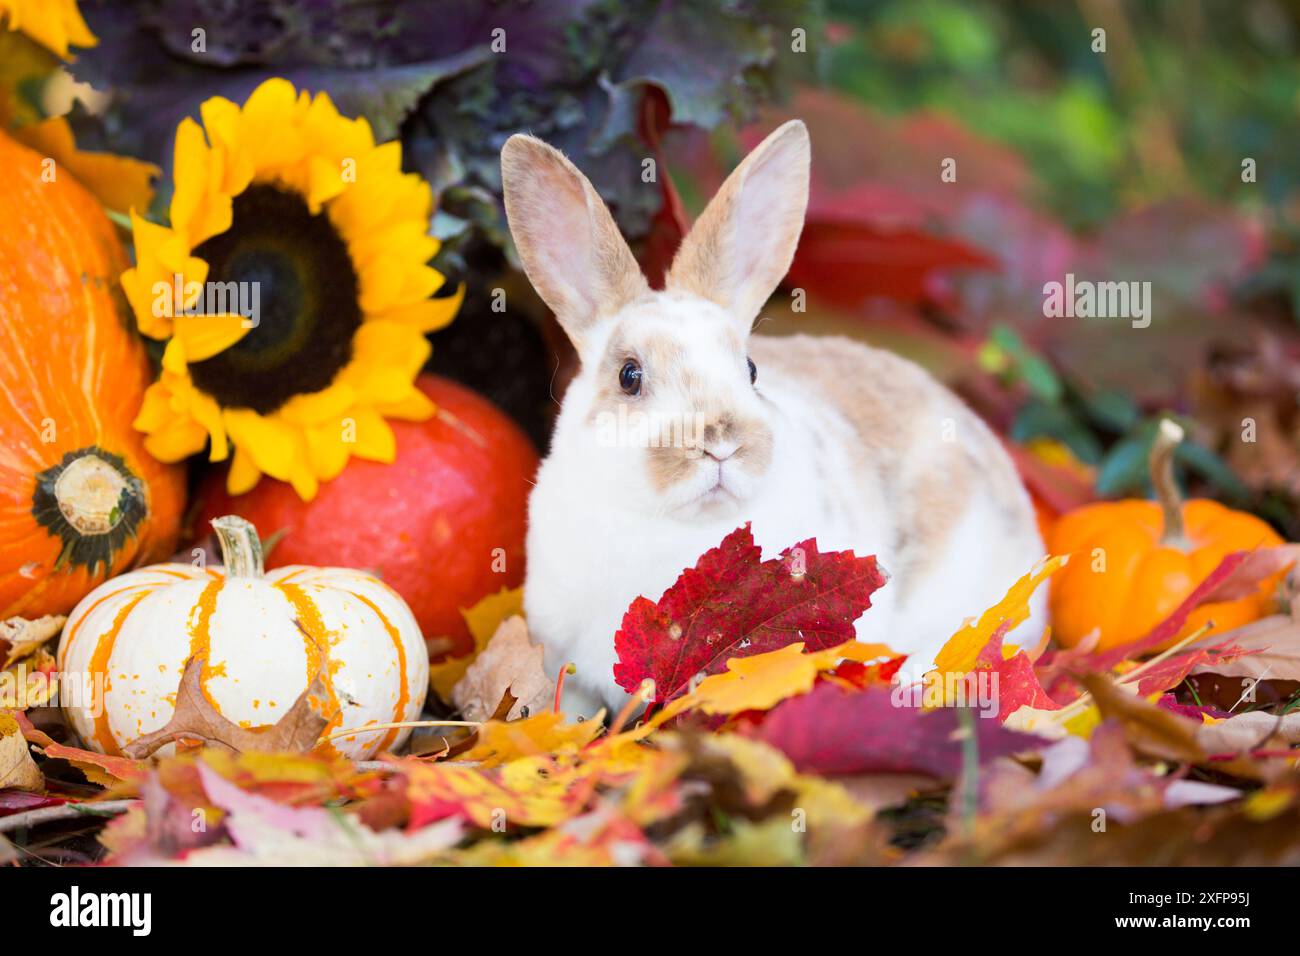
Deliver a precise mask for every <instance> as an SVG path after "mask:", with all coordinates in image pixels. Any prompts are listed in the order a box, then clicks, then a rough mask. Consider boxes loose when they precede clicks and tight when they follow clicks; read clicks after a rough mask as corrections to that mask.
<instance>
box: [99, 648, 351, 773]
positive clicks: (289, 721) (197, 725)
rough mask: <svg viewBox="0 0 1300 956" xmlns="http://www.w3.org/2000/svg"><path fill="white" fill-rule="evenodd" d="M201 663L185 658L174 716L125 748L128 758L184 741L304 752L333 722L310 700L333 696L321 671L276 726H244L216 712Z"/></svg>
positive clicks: (239, 750) (241, 748) (236, 748)
mask: <svg viewBox="0 0 1300 956" xmlns="http://www.w3.org/2000/svg"><path fill="white" fill-rule="evenodd" d="M202 666H203V662H202V661H200V660H199V659H198V658H197V657H191V658H190V659H189V660H188V661H186V663H185V673H183V674H182V675H181V682H180V685H179V686H178V687H177V689H176V711H175V713H173V714H172V718H171V720H169V721H167V723H166V724H165V725H164V726H163V727H162V728H160V729H159V730H155V731H153V732H152V733H148V734H145V735H144V736H142V737H137V738H136V739H135V740H133V741H131V742H130V743H129V744H127V745H126V746H125V747H123V748H122V752H123V753H124V754H126V756H128V757H130V758H132V759H133V760H143V759H144V758H145V757H148V756H149V755H150V754H152V753H153V752H154V751H155V750H157V749H158V748H160V747H163V746H165V745H166V744H169V743H172V742H173V741H176V740H181V739H188V740H198V741H201V742H202V743H205V744H220V745H222V746H225V747H229V748H230V749H231V750H234V751H235V752H237V753H243V752H246V751H259V752H262V753H271V752H281V753H284V752H295V753H306V752H307V751H309V750H311V749H312V748H313V747H314V746H316V741H317V740H318V739H319V738H320V735H321V731H323V730H324V729H325V727H326V726H327V725H328V724H329V717H328V716H327V715H322V714H320V713H318V712H317V711H316V709H315V707H314V706H313V705H312V703H311V701H312V698H316V699H318V700H327V699H328V697H329V692H328V690H327V689H326V687H325V683H324V681H322V680H321V676H320V674H319V673H317V675H316V677H315V679H314V680H313V681H312V682H311V685H310V686H309V687H308V688H307V689H306V690H304V691H303V692H302V693H301V694H299V695H298V699H297V700H295V701H294V702H293V706H292V707H290V708H289V709H288V711H286V712H285V714H284V716H283V717H281V718H280V719H279V720H278V721H276V722H275V723H274V724H272V725H270V726H266V727H252V728H244V727H240V726H239V725H238V724H235V723H232V722H231V721H229V720H227V719H226V718H225V717H223V716H222V715H221V714H219V713H217V711H216V710H215V709H214V708H213V706H212V705H211V704H209V703H208V699H207V698H206V697H204V696H203V688H202V686H201V685H200V683H199V680H200V677H199V675H200V673H201V671H202Z"/></svg>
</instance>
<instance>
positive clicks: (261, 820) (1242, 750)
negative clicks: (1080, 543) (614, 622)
mask: <svg viewBox="0 0 1300 956" xmlns="http://www.w3.org/2000/svg"><path fill="white" fill-rule="evenodd" d="M1295 559H1296V552H1295V549H1294V547H1288V548H1277V549H1261V550H1259V551H1256V552H1251V553H1236V554H1231V555H1228V556H1227V557H1226V558H1225V559H1224V560H1223V562H1222V563H1221V564H1220V566H1219V567H1218V568H1217V569H1216V570H1215V571H1214V572H1213V573H1212V574H1211V575H1210V576H1209V577H1208V578H1207V580H1206V582H1205V584H1203V585H1202V586H1201V587H1200V588H1198V589H1197V590H1196V591H1195V592H1194V593H1193V594H1192V595H1191V597H1189V598H1188V599H1187V601H1186V602H1184V604H1183V606H1181V607H1179V608H1178V609H1177V610H1176V611H1175V612H1174V613H1173V614H1171V615H1170V616H1169V617H1168V618H1167V619H1166V620H1165V621H1163V622H1162V623H1161V624H1160V625H1159V626H1158V627H1157V628H1156V629H1155V630H1153V631H1152V633H1151V634H1150V635H1149V636H1148V637H1146V638H1143V639H1142V640H1140V641H1138V642H1135V643H1134V644H1133V645H1130V646H1128V647H1123V648H1115V649H1111V650H1108V651H1096V650H1095V649H1094V648H1091V647H1089V646H1088V644H1087V642H1085V643H1084V644H1083V645H1080V646H1077V647H1075V648H1072V649H1070V650H1045V648H1046V647H1048V642H1047V641H1046V640H1045V641H1043V642H1041V644H1040V645H1039V646H1037V647H1033V648H1018V649H1014V650H1012V649H1009V648H1007V647H1005V646H1004V643H1003V641H1004V638H1005V635H1006V634H1007V633H1008V632H1009V631H1010V630H1011V629H1012V628H1014V627H1015V626H1016V625H1017V624H1018V623H1020V622H1021V621H1023V620H1024V619H1025V617H1026V615H1027V613H1028V603H1029V600H1030V598H1031V596H1032V595H1033V594H1034V592H1035V590H1036V589H1038V588H1039V587H1042V586H1044V584H1045V583H1046V582H1048V581H1049V580H1050V578H1051V576H1052V575H1053V574H1055V573H1056V571H1057V570H1059V569H1060V568H1061V567H1062V565H1063V564H1064V563H1065V560H1066V559H1065V558H1064V557H1060V558H1052V559H1050V560H1047V561H1045V562H1043V563H1042V564H1041V565H1040V566H1039V567H1037V568H1035V569H1027V570H1028V573H1027V574H1026V575H1025V576H1024V578H1022V579H1021V580H1020V581H1019V582H1017V583H1016V584H1015V585H1013V586H1012V587H1011V589H1010V590H1009V591H1008V593H1007V595H1006V597H1005V598H1004V599H1003V600H1002V601H1001V602H999V603H998V604H997V605H995V606H994V607H992V608H990V609H989V610H988V611H987V612H985V613H984V614H983V615H981V616H980V617H979V618H978V619H977V620H974V621H972V622H969V623H967V624H964V625H962V626H961V627H959V628H958V629H957V630H956V632H955V633H954V634H953V636H952V638H951V640H950V641H949V642H948V643H947V644H946V646H945V647H944V648H943V650H942V652H941V653H940V654H939V655H938V659H937V665H938V666H937V667H936V669H935V670H934V671H932V672H931V673H930V674H928V675H927V676H926V679H925V680H924V681H921V682H917V683H915V684H911V685H902V684H900V683H899V681H898V680H897V678H896V675H897V673H898V671H899V667H900V665H901V664H902V661H903V658H902V657H900V656H899V655H897V654H895V653H894V652H893V651H891V650H890V649H889V648H888V647H886V646H883V645H868V644H862V643H859V642H856V641H855V640H854V630H853V625H854V621H855V620H856V619H857V618H858V617H859V616H860V615H862V614H864V613H865V614H870V613H871V610H870V607H871V596H872V593H873V592H874V591H875V590H876V589H877V588H879V587H881V586H882V585H883V584H884V580H885V579H884V575H883V574H882V572H881V571H880V570H879V568H877V566H876V564H875V561H874V560H873V559H872V558H869V557H859V556H856V555H854V554H853V553H852V552H821V551H819V550H818V549H817V546H816V542H815V541H806V542H803V543H801V544H799V545H796V546H795V547H792V548H790V549H789V550H788V551H786V552H785V553H783V554H782V555H780V556H779V557H776V558H772V559H770V560H767V561H764V560H762V559H761V555H760V553H759V550H758V548H757V546H756V545H755V544H754V541H753V538H752V536H751V535H750V532H749V529H748V528H747V527H745V528H740V529H737V530H736V531H735V532H733V533H732V534H731V535H729V536H728V537H727V538H726V539H725V540H724V541H723V542H722V543H721V544H720V545H719V546H718V547H717V548H714V549H712V550H710V551H709V552H708V553H706V554H705V555H703V556H702V557H701V558H700V560H699V562H697V564H696V566H695V567H694V568H691V569H688V570H686V571H685V572H683V574H682V576H681V577H680V578H679V579H678V581H677V582H676V584H674V585H673V586H672V587H671V588H669V589H668V591H667V592H665V594H664V595H663V596H662V597H661V598H660V599H659V600H658V601H651V600H649V599H647V598H640V599H638V600H637V601H636V602H634V603H633V604H632V606H631V607H630V608H629V609H628V611H627V614H626V616H625V618H624V620H623V624H622V627H621V628H620V629H619V631H618V633H617V635H611V639H613V640H614V641H615V646H616V648H617V651H618V655H619V660H618V664H617V667H616V670H615V676H616V678H617V680H618V682H619V684H620V685H621V686H622V687H623V688H625V689H626V690H628V691H629V692H638V693H639V694H640V696H634V698H633V703H632V704H631V705H629V707H628V708H626V709H625V710H624V711H623V712H622V713H620V714H617V715H607V716H608V723H606V721H605V720H603V719H600V718H594V719H587V720H579V719H575V718H571V717H570V716H569V715H567V714H566V713H565V712H564V705H563V684H562V675H561V674H560V669H561V668H562V667H563V666H564V664H563V662H559V661H550V660H547V659H546V657H545V654H544V652H543V650H542V648H541V647H540V646H538V645H536V644H534V643H532V641H530V638H529V634H528V630H527V625H526V623H525V622H524V620H523V619H522V618H521V617H519V616H518V610H519V598H518V594H517V593H511V592H503V593H502V594H500V595H494V596H492V597H491V598H490V599H488V602H485V604H484V605H483V606H480V607H479V608H475V609H471V610H469V611H467V612H466V617H467V620H469V621H470V623H471V630H472V632H473V633H474V634H475V635H476V648H477V650H476V653H475V654H474V655H471V656H470V657H469V658H468V659H456V660H453V661H449V662H444V663H443V664H441V665H438V666H436V667H435V668H434V676H433V678H432V680H433V681H434V684H435V688H437V687H439V686H440V687H442V688H443V689H444V690H445V691H446V693H445V695H444V694H443V693H442V692H440V693H439V694H438V697H439V698H440V699H441V702H442V704H447V705H454V706H455V710H451V709H447V713H446V715H445V719H441V717H442V715H438V716H439V719H435V720H430V721H428V723H429V724H430V725H431V726H430V727H429V728H426V729H425V732H426V737H425V738H423V739H425V740H426V741H428V742H431V745H430V746H429V747H422V746H417V745H416V744H415V743H413V744H412V746H411V748H410V752H408V753H404V754H383V755H381V758H380V759H378V760H374V761H368V762H364V763H353V762H349V761H347V760H345V759H341V758H338V757H335V756H331V755H328V754H327V753H325V752H324V749H323V748H316V747H314V744H315V742H316V739H317V737H318V735H319V734H320V733H321V730H322V728H323V727H324V726H325V724H326V721H327V719H328V715H324V714H321V713H319V712H318V711H317V708H316V706H315V704H314V703H313V699H314V697H315V695H313V693H312V691H311V689H310V688H309V689H308V691H306V692H304V694H303V695H302V697H301V698H300V699H299V702H298V704H296V705H295V707H294V708H293V709H292V710H291V711H290V712H289V714H287V715H286V716H285V718H284V720H282V721H281V722H280V723H279V724H277V725H275V726H274V727H270V728H241V727H236V726H234V725H230V724H229V723H228V722H225V721H223V720H222V719H221V718H220V717H219V715H214V714H213V713H211V711H210V708H207V707H206V706H205V702H204V700H203V697H202V694H201V693H196V692H195V688H194V687H193V676H194V675H193V673H192V672H191V671H190V670H187V671H186V677H185V678H183V679H182V683H181V686H180V688H179V689H178V701H177V708H176V714H175V716H174V717H173V719H172V721H171V722H170V723H169V724H168V725H167V726H166V727H165V728H163V729H162V730H160V731H158V732H157V733H154V734H150V735H148V736H146V737H144V738H141V739H140V740H139V741H136V742H135V743H134V744H133V745H132V747H131V748H129V750H130V754H129V756H103V755H98V754H94V753H90V752H88V751H85V750H81V749H79V748H77V747H75V746H73V745H72V744H71V743H69V742H60V741H58V740H56V739H54V737H53V736H52V735H51V734H52V733H54V732H55V731H57V728H53V727H50V728H46V729H42V728H41V727H38V726H37V725H36V723H34V722H33V721H32V720H31V719H29V714H28V713H24V712H23V711H20V710H11V711H5V712H0V788H2V789H0V834H3V835H4V836H5V837H6V838H7V839H8V840H10V841H11V842H12V849H8V848H7V849H6V851H5V852H6V853H8V854H10V855H13V854H17V855H18V856H19V857H21V856H22V854H23V853H25V852H28V849H27V848H29V847H31V846H35V845H39V846H41V847H42V850H41V853H42V856H43V857H44V858H50V854H52V853H53V854H56V855H57V854H59V853H62V854H63V857H62V858H63V859H64V860H65V861H69V862H91V861H94V860H100V861H103V862H107V863H109V864H118V865H132V864H157V863H164V862H168V863H172V862H176V863H181V864H184V865H190V866H212V865H232V864H233V865H259V864H275V865H286V864H288V865H295V864H296V865H354V864H374V865H411V864H425V863H439V864H453V865H457V864H458V865H482V864H492V865H529V864H557V863H559V864H574V865H672V864H676V865H696V864H757V865H777V864H782V865H783V864H846V863H857V864H864V863H865V864H894V863H913V862H915V863H959V864H968V863H1089V862H1094V863H1095V862H1111V863H1115V862H1122V863H1147V864H1152V863H1200V862H1203V863H1218V862H1245V863H1272V862H1290V863H1295V862H1300V826H1298V825H1300V779H1298V778H1297V775H1296V773H1295V762H1296V759H1297V756H1300V751H1297V750H1293V749H1292V743H1293V741H1300V711H1297V712H1296V713H1291V712H1290V711H1291V709H1292V707H1293V705H1294V702H1295V700H1297V699H1300V698H1298V697H1297V695H1296V694H1295V693H1290V694H1289V695H1288V696H1286V697H1285V699H1281V700H1278V699H1276V697H1277V695H1278V694H1280V693H1281V690H1279V688H1281V689H1285V687H1286V686H1287V684H1289V683H1295V682H1296V681H1297V679H1300V678H1298V675H1300V670H1298V669H1297V661H1300V631H1298V630H1297V623H1296V621H1297V599H1296V598H1295V596H1294V592H1293V591H1290V592H1288V593H1287V595H1285V596H1284V598H1285V601H1284V604H1283V605H1282V607H1283V608H1284V609H1285V610H1284V612H1279V614H1278V615H1277V616H1276V617H1274V618H1269V619H1266V620H1264V621H1260V622H1257V623H1256V624H1252V625H1248V626H1246V627H1243V628H1241V629H1239V630H1238V631H1235V632H1234V631H1229V632H1226V633H1219V634H1216V635H1215V636H1214V637H1212V638H1208V639H1207V638H1202V637H1200V636H1199V635H1197V634H1193V635H1192V636H1191V638H1189V639H1187V640H1185V641H1183V642H1182V643H1180V644H1175V645H1173V646H1172V647H1169V648H1168V649H1167V650H1164V651H1161V652H1160V653H1158V654H1153V653H1152V652H1151V648H1153V647H1156V646H1157V645H1160V644H1161V643H1163V642H1164V641H1165V639H1166V638H1168V636H1169V635H1170V634H1175V633H1178V632H1179V630H1180V629H1181V628H1182V626H1183V623H1184V622H1185V620H1186V619H1187V617H1188V615H1189V614H1191V613H1192V611H1193V610H1195V608H1196V607H1197V606H1199V605H1201V604H1204V603H1208V602H1210V601H1212V600H1216V599H1220V600H1221V599H1223V598H1224V597H1225V596H1226V595H1230V594H1232V593H1237V592H1239V591H1241V590H1242V589H1249V588H1251V587H1252V586H1254V584H1256V583H1257V582H1258V581H1260V580H1263V579H1264V578H1266V577H1268V576H1270V575H1273V574H1276V573H1277V571H1278V570H1279V568H1284V567H1286V566H1287V565H1290V564H1293V563H1294V561H1295ZM448 675H454V679H450V678H449V676H448ZM557 676H559V677H561V681H560V686H559V688H558V691H557V687H556V683H557V680H556V678H557ZM1274 678H1276V684H1277V686H1275V687H1273V688H1272V690H1273V692H1274V699H1273V702H1271V703H1267V704H1263V703H1260V701H1262V700H1263V695H1262V693H1261V690H1260V688H1261V687H1262V686H1263V685H1264V684H1265V683H1267V682H1268V681H1270V680H1272V679H1274ZM1211 682H1214V684H1215V686H1217V687H1218V688H1219V690H1220V691H1225V689H1226V688H1229V687H1235V689H1236V698H1235V699H1234V700H1232V701H1228V702H1227V704H1226V705H1224V706H1219V704H1218V703H1215V704H1209V703H1206V702H1204V701H1202V700H1198V699H1197V692H1196V689H1195V688H1196V687H1197V686H1210V683H1211ZM1225 692H1226V691H1225ZM1221 696H1222V695H1221ZM557 701H558V707H557ZM442 704H439V703H437V702H435V707H441V706H442ZM31 713H33V714H34V713H35V712H34V711H33V712H31ZM430 734H431V736H429V735H430ZM415 739H416V740H419V739H420V738H418V737H417V738H415ZM166 744H170V745H172V746H169V747H167V748H166V749H164V750H159V748H161V747H163V746H164V745H166ZM150 754H153V757H152V759H144V758H146V757H148V756H149V755H150ZM133 758H135V759H133ZM88 830H89V831H91V832H94V833H95V840H94V842H93V843H88V839H89V838H88V837H87V836H86V833H87V831H88ZM61 841H62V842H61ZM7 846H8V844H6V847H7Z"/></svg>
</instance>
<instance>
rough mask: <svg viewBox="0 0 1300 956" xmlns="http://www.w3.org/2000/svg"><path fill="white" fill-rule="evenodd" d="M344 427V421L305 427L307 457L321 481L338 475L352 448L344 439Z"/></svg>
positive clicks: (345, 431) (345, 425)
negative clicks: (331, 424) (329, 424)
mask: <svg viewBox="0 0 1300 956" xmlns="http://www.w3.org/2000/svg"><path fill="white" fill-rule="evenodd" d="M346 429H347V424H346V423H337V424H335V425H333V426H320V427H317V428H309V429H307V432H306V438H307V459H308V461H309V462H310V463H311V468H312V471H313V472H315V474H316V477H318V478H319V479H320V480H321V481H330V480H331V479H333V478H336V477H338V473H339V472H341V471H342V470H343V467H344V466H345V465H346V464H347V463H348V458H349V457H350V456H351V454H352V450H351V445H350V444H349V443H348V442H347V441H346V438H347V435H348V432H347V430H346Z"/></svg>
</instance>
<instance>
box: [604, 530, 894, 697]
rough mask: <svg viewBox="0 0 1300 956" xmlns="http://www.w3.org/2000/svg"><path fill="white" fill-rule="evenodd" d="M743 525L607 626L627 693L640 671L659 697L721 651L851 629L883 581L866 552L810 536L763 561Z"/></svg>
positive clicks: (830, 641)
mask: <svg viewBox="0 0 1300 956" xmlns="http://www.w3.org/2000/svg"><path fill="white" fill-rule="evenodd" d="M761 558H762V553H761V550H760V549H759V547H758V545H756V544H755V543H754V536H753V534H751V533H750V530H749V525H748V524H746V525H745V526H744V527H743V528H737V529H736V530H735V531H733V532H731V534H729V535H727V537H726V538H724V539H723V541H722V543H721V544H720V545H718V546H717V547H716V548H712V549H710V550H709V551H707V552H705V554H704V555H703V556H702V557H701V558H700V560H699V561H698V562H696V564H695V567H694V568H688V569H687V570H685V571H683V572H682V574H681V577H679V578H678V579H677V581H676V583H675V584H673V586H672V587H670V588H669V589H668V590H667V591H665V592H664V596H663V597H662V598H660V599H659V602H658V603H657V604H656V603H655V602H654V601H651V600H649V599H648V598H644V597H639V598H637V599H636V600H635V601H633V602H632V606H631V607H629V608H628V609H627V613H626V614H625V615H624V616H623V626H622V627H620V628H619V631H618V633H617V634H616V635H614V648H615V651H616V652H617V654H618V663H616V664H615V665H614V680H616V681H617V682H618V686H619V687H622V688H623V689H624V690H625V691H627V692H628V693H634V692H635V691H636V690H637V689H638V688H639V687H640V685H641V682H642V681H643V680H645V679H646V678H650V679H652V680H653V681H654V685H655V696H654V700H655V701H656V702H659V703H664V702H667V701H670V700H673V699H674V698H676V697H679V696H681V695H682V694H684V693H686V691H687V690H689V689H690V685H691V681H692V679H694V678H695V676H696V675H699V674H704V675H708V674H717V673H719V672H721V671H722V670H723V669H724V668H725V666H726V662H727V659H728V658H732V657H748V656H749V655H751V654H762V653H764V652H766V651H774V650H776V649H777V648H780V647H784V646H786V645H787V644H792V643H794V642H795V641H802V642H803V643H804V645H805V647H806V648H807V649H808V650H810V651H820V650H825V649H826V648H828V647H834V646H836V645H837V644H843V643H844V642H845V641H850V640H852V639H853V637H854V629H853V622H854V621H856V620H857V619H858V617H859V616H860V615H861V614H862V612H863V611H865V610H866V609H867V608H869V607H871V594H872V592H873V591H875V590H876V589H877V588H878V587H880V586H881V585H882V584H884V583H885V576H884V574H883V573H882V572H881V571H880V568H879V567H878V566H877V565H876V559H875V558H874V557H862V558H859V557H857V556H856V555H854V553H853V552H852V551H828V552H826V553H822V552H820V551H818V550H817V540H816V539H815V538H810V539H809V540H807V541H804V542H802V543H801V544H797V545H795V546H794V547H793V548H790V549H789V550H787V551H785V552H784V553H783V554H782V555H781V556H780V557H779V558H773V559H772V560H770V561H763V560H761Z"/></svg>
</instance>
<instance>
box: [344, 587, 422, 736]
mask: <svg viewBox="0 0 1300 956" xmlns="http://www.w3.org/2000/svg"><path fill="white" fill-rule="evenodd" d="M348 593H349V594H351V595H352V596H353V597H354V598H356V599H357V600H358V601H360V602H362V603H363V604H365V605H366V607H368V608H370V610H372V611H374V612H375V617H377V618H379V621H380V623H381V624H383V625H384V629H385V630H386V631H388V636H389V637H390V638H392V640H393V648H394V649H395V650H396V651H397V674H398V677H399V678H400V680H401V684H400V685H399V686H400V688H401V690H400V691H399V692H398V695H397V706H396V707H394V708H393V717H392V720H391V721H390V723H397V722H399V721H401V720H403V719H405V718H404V715H405V713H406V705H407V704H408V703H410V700H411V688H410V686H409V684H408V682H407V680H406V648H405V647H404V646H403V645H402V635H401V633H400V632H399V631H398V630H397V628H395V627H393V624H392V622H391V621H389V620H388V618H387V617H386V616H385V615H384V612H383V611H381V610H379V607H378V605H376V604H375V602H374V601H371V600H370V599H369V598H368V597H366V596H365V595H363V594H358V593H357V592H355V591H349V592H348ZM399 733H401V730H400V729H399V728H397V727H390V728H389V729H388V732H387V733H386V734H384V739H383V740H381V741H380V743H379V749H380V750H387V749H388V748H389V747H390V746H392V743H393V741H394V740H396V739H397V735H398V734H399Z"/></svg>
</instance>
